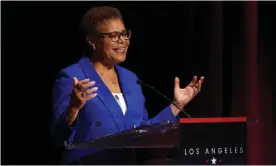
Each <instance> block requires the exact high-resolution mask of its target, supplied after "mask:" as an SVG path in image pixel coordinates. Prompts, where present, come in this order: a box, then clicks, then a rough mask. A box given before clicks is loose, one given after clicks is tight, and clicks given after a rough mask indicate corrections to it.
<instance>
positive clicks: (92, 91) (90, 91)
mask: <svg viewBox="0 0 276 166" xmlns="http://www.w3.org/2000/svg"><path fill="white" fill-rule="evenodd" d="M94 85H95V81H89V79H84V80H80V81H79V80H78V79H77V78H76V77H74V88H73V92H72V97H71V101H70V106H72V107H73V108H75V109H78V110H80V109H81V108H82V107H83V106H84V104H85V103H86V101H87V100H90V99H92V98H94V97H96V96H97V93H96V91H97V90H98V87H93V88H92V86H94Z"/></svg>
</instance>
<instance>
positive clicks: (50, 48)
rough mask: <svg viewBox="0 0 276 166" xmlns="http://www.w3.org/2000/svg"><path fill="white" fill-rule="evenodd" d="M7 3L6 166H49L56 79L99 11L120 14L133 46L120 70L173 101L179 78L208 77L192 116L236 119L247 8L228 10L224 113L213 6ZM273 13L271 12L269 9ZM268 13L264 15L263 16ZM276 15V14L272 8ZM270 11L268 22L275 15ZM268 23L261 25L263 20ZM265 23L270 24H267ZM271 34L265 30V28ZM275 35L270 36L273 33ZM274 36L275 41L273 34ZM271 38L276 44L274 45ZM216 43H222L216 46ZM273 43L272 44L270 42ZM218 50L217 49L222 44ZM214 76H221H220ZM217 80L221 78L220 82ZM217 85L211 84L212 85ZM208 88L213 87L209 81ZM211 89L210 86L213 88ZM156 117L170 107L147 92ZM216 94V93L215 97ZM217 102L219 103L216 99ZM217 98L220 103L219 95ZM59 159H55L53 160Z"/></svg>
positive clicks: (229, 6) (76, 54)
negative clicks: (237, 69) (235, 79)
mask: <svg viewBox="0 0 276 166" xmlns="http://www.w3.org/2000/svg"><path fill="white" fill-rule="evenodd" d="M1 4H2V27H3V29H2V36H3V38H2V39H3V40H2V71H3V72H2V73H3V77H2V80H3V82H2V87H3V88H2V90H3V92H4V95H3V96H4V97H3V99H2V105H3V107H2V110H3V111H2V126H3V128H2V129H3V130H2V136H3V137H2V146H3V151H2V152H3V153H2V154H3V156H2V160H3V163H2V164H49V163H52V160H53V159H52V157H51V155H50V153H53V152H52V151H51V144H50V139H49V125H50V120H51V111H52V110H51V88H52V86H53V82H54V79H55V76H56V74H57V72H58V71H59V70H60V69H61V68H64V67H66V66H68V65H70V64H72V63H75V62H77V61H78V59H79V58H80V57H81V55H82V51H83V50H82V44H83V39H81V38H80V35H79V29H78V24H79V21H80V19H81V17H82V15H83V14H84V13H85V12H86V11H87V10H88V9H89V8H90V7H92V6H94V5H110V6H114V7H118V8H119V10H121V12H122V14H123V16H124V19H125V23H126V26H127V28H129V29H131V30H132V34H133V35H132V39H131V45H130V48H129V52H128V57H127V60H126V62H124V63H123V64H122V66H124V67H127V68H128V69H130V70H132V71H133V72H135V73H136V74H137V75H138V76H139V77H140V78H141V79H142V80H144V81H145V82H147V83H149V84H151V85H153V86H155V88H156V89H158V90H160V91H162V92H163V93H164V94H165V95H167V96H168V97H169V98H172V96H173V94H172V92H173V83H174V77H175V76H179V77H180V79H181V84H182V85H183V86H185V85H187V84H188V83H189V82H190V80H191V79H192V76H193V75H198V76H200V75H204V76H205V77H206V79H205V82H206V84H204V86H203V90H202V92H201V94H200V95H199V96H198V97H197V98H196V99H195V100H194V101H193V102H192V103H191V104H190V105H189V106H188V108H187V109H188V112H190V113H191V115H192V116H193V117H204V116H205V117H207V116H210V117H211V116H230V115H231V66H232V65H233V63H231V61H232V59H231V57H232V56H233V55H232V50H233V49H235V50H238V51H237V52H238V53H237V56H240V54H241V53H240V51H239V46H240V42H239V39H240V36H241V28H242V22H243V21H242V3H234V2H233V3H230V2H229V3H223V6H222V7H223V11H222V13H223V14H221V16H222V20H223V21H222V22H221V23H223V25H224V26H223V30H222V31H221V34H223V36H224V37H223V39H222V40H221V42H222V43H223V44H222V45H220V46H221V47H223V49H222V50H223V51H222V52H221V53H217V56H218V57H221V56H220V55H223V59H218V60H217V61H216V62H215V64H216V63H220V64H222V66H223V67H222V68H219V69H217V70H221V74H222V76H223V78H221V79H222V80H223V82H219V84H221V85H222V86H221V87H222V88H221V89H218V91H219V92H220V94H221V96H219V97H222V100H221V101H222V103H223V107H222V108H223V109H221V110H219V111H213V109H212V108H213V107H212V106H210V102H209V100H215V99H214V97H213V93H212V94H210V92H212V90H211V89H212V88H213V86H212V87H211V85H210V83H209V84H208V78H214V77H213V75H212V74H213V73H214V71H212V70H211V69H210V55H211V52H212V48H213V50H214V49H216V48H217V46H218V45H214V44H212V41H213V40H214V36H218V35H219V34H216V32H214V31H212V27H213V26H214V25H216V23H214V22H215V21H212V20H214V19H213V18H216V17H214V9H216V8H214V7H213V6H214V2H213V3H207V2H202V3H199V2H193V3H192V2H151V3H150V2H147V3H145V2H1ZM267 6H270V5H269V4H268V5H267ZM262 10H263V11H266V9H264V7H263V9H262ZM270 11H271V13H272V11H273V8H272V7H271V8H270ZM271 13H269V12H267V13H266V15H265V14H263V15H264V16H271ZM264 16H262V18H264ZM264 22H266V21H264ZM266 30H267V29H266ZM272 30H273V29H272V28H271V30H270V32H272ZM267 36H269V35H267ZM271 40H272V39H270V41H271ZM214 43H216V42H214ZM270 43H271V42H270ZM216 44H218V43H216ZM215 73H216V72H215ZM215 78H217V77H215ZM214 80H215V79H213V80H212V81H213V83H214ZM209 81H210V80H209ZM208 86H210V87H209V88H208ZM143 90H144V94H145V96H146V99H147V108H148V111H149V115H150V116H154V115H155V114H156V113H158V111H159V110H161V109H162V108H163V107H164V106H166V105H167V104H168V103H167V102H166V101H165V100H164V99H162V98H161V97H159V96H157V95H156V94H154V93H152V92H151V91H149V90H148V89H143ZM214 93H216V92H214ZM212 97H213V98H212ZM217 97H218V96H217ZM53 154H54V153H53Z"/></svg>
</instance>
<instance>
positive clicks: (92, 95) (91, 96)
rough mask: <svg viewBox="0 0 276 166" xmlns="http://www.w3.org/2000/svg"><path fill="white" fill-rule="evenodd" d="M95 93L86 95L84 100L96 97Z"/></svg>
mask: <svg viewBox="0 0 276 166" xmlns="http://www.w3.org/2000/svg"><path fill="white" fill-rule="evenodd" d="M97 95H98V94H97V93H92V94H90V95H88V96H86V101H87V100H90V99H92V98H94V97H96V96H97Z"/></svg>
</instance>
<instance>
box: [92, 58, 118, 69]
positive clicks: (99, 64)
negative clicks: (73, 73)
mask: <svg viewBox="0 0 276 166" xmlns="http://www.w3.org/2000/svg"><path fill="white" fill-rule="evenodd" d="M91 62H92V64H93V66H94V67H95V69H96V70H99V71H101V72H109V71H114V70H115V69H114V65H113V64H108V63H107V62H105V61H104V60H103V59H98V58H96V56H92V58H91Z"/></svg>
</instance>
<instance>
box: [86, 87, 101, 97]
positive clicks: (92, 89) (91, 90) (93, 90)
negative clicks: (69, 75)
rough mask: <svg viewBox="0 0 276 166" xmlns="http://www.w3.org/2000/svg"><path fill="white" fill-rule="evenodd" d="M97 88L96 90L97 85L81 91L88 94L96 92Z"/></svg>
mask: <svg viewBox="0 0 276 166" xmlns="http://www.w3.org/2000/svg"><path fill="white" fill-rule="evenodd" d="M97 90H98V87H94V88H91V89H87V90H85V91H83V93H84V94H85V95H86V96H88V95H90V94H91V93H94V92H96V91H97Z"/></svg>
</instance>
